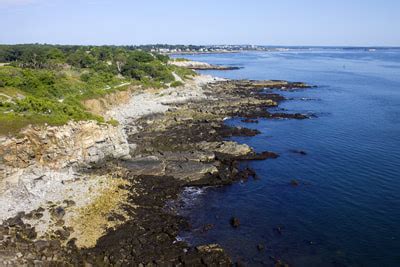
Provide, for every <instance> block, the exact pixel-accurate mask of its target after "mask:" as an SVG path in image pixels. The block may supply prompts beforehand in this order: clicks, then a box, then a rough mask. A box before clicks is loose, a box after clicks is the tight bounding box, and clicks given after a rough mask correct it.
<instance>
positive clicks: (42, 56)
mask: <svg viewBox="0 0 400 267" xmlns="http://www.w3.org/2000/svg"><path fill="white" fill-rule="evenodd" d="M168 61H169V57H168V56H165V55H160V54H155V53H150V52H145V51H142V50H138V49H135V48H133V47H118V46H60V45H39V44H32V45H0V125H1V128H0V134H7V133H10V132H15V131H18V130H19V129H21V128H22V127H24V126H25V125H27V124H29V123H33V124H38V123H39V124H40V123H48V124H52V125H59V124H64V123H66V122H68V121H69V120H97V121H99V122H104V119H103V118H102V117H100V116H98V115H94V114H92V113H90V112H89V111H88V110H87V109H86V108H85V106H84V105H83V104H82V102H83V100H86V99H91V98H98V97H101V96H103V95H105V94H109V93H112V92H115V91H119V90H126V89H128V88H129V86H130V85H141V86H142V87H154V88H166V87H168V86H174V87H177V86H180V85H182V82H181V81H178V80H175V75H177V76H179V77H180V78H182V79H183V80H185V79H190V78H191V77H192V76H194V75H195V72H193V71H191V70H188V69H185V68H181V67H178V66H173V65H168V64H167V63H168Z"/></svg>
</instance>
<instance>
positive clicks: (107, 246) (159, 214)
mask: <svg viewBox="0 0 400 267" xmlns="http://www.w3.org/2000/svg"><path fill="white" fill-rule="evenodd" d="M265 88H269V89H279V90H294V89H296V88H308V86H307V85H305V84H302V83H288V82H284V81H247V80H246V81H222V82H217V83H213V84H208V85H206V86H205V88H204V91H205V94H207V96H208V98H207V100H204V99H203V100H201V101H191V102H187V103H180V104H175V105H174V106H173V107H171V108H170V109H169V110H168V111H167V112H166V113H165V114H153V115H150V116H146V117H142V118H140V119H138V120H135V121H133V122H132V125H126V127H127V128H129V127H133V126H134V127H135V128H137V129H138V130H137V131H132V132H131V133H130V132H129V131H128V130H127V133H128V141H129V144H131V145H132V144H134V149H131V152H130V159H128V157H125V159H116V160H113V161H107V162H103V163H98V164H97V165H93V166H92V167H91V168H89V169H85V170H84V172H85V173H90V174H92V175H104V174H112V177H117V178H119V179H124V180H125V181H126V183H124V184H123V185H121V187H123V189H124V190H126V191H127V192H129V193H128V196H127V200H126V201H125V202H123V203H120V206H121V209H122V210H123V213H113V212H110V213H108V214H105V216H107V218H108V220H109V221H120V222H121V223H120V224H118V225H116V226H115V227H109V228H108V229H107V231H106V233H105V234H104V235H103V236H102V237H100V238H99V239H98V240H97V243H96V245H95V246H94V247H89V248H86V247H78V246H77V245H76V239H75V238H71V236H72V235H71V234H72V233H74V229H73V228H70V227H66V226H65V225H64V219H65V216H66V212H67V211H68V209H69V208H72V207H74V205H75V203H74V201H73V200H66V201H65V202H64V203H62V205H52V206H49V207H46V208H40V209H37V210H35V211H32V212H30V213H29V214H25V213H20V214H18V215H17V216H15V217H13V218H11V219H8V220H7V221H5V222H4V223H3V224H2V225H1V226H0V265H11V266H13V265H21V264H27V265H32V266H33V265H35V266H48V265H62V266H63V265H76V266H85V265H86V266H90V265H92V266H130V265H134V266H154V265H156V266H158V265H161V266H181V265H186V266H201V265H204V266H232V264H233V263H232V262H231V260H230V258H229V256H228V255H227V254H226V253H225V252H224V250H223V248H221V247H220V246H219V245H217V244H205V245H202V246H197V247H195V248H193V247H190V246H189V245H188V244H187V243H185V242H183V241H180V240H178V239H177V235H178V233H179V231H180V230H183V229H186V230H188V229H190V226H189V224H188V222H187V220H186V219H185V218H182V217H180V216H178V215H177V213H176V212H174V209H166V203H167V202H170V201H174V200H176V199H177V198H178V196H179V194H180V193H181V192H182V190H183V189H184V188H185V187H187V186H213V185H227V184H231V183H233V182H235V181H237V180H246V179H248V178H249V177H256V173H255V172H254V170H251V169H249V168H244V169H243V168H240V162H241V161H248V160H265V159H269V158H276V157H278V155H277V154H275V153H273V152H268V151H265V152H262V153H256V152H255V151H254V150H253V149H252V148H251V147H249V146H247V145H243V144H238V143H236V142H232V141H226V139H227V138H229V137H231V136H254V135H256V134H258V133H259V132H258V131H257V130H252V129H247V128H240V127H230V126H227V125H225V124H224V119H225V118H227V117H243V118H245V119H249V121H248V122H253V121H255V120H257V119H259V118H291V119H304V118H307V117H308V116H307V115H303V114H285V113H271V112H270V111H269V110H268V109H269V108H271V107H276V106H277V105H278V102H279V101H282V100H284V98H283V97H281V96H280V95H278V94H272V93H265V90H264V89H265ZM110 179H112V178H110ZM178 208H179V207H178ZM47 209H48V210H47ZM46 212H48V213H49V214H50V216H51V218H52V219H53V221H54V223H55V224H57V225H58V226H59V227H58V228H57V229H58V230H57V231H55V232H54V233H51V234H50V235H48V236H47V238H46V239H42V237H40V236H38V234H37V231H36V229H35V227H33V226H32V225H31V224H29V221H30V220H35V219H40V218H41V217H42V216H43V214H45V213H46ZM205 223H206V222H205ZM230 223H231V224H232V226H233V227H238V226H239V225H240V221H239V220H238V219H237V218H232V220H231V222H230ZM212 227H213V226H212V225H205V227H204V231H208V230H209V229H212ZM277 231H278V230H277ZM278 232H279V233H280V234H281V232H282V231H281V229H280V228H279V231H278ZM260 248H261V247H260ZM260 248H259V249H260ZM262 249H263V248H261V249H260V250H262ZM277 264H281V263H279V262H277Z"/></svg>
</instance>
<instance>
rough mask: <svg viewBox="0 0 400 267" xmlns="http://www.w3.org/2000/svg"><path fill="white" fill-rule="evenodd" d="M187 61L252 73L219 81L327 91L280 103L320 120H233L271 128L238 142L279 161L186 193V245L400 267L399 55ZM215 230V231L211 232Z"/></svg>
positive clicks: (245, 254)
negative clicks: (243, 177) (253, 176)
mask: <svg viewBox="0 0 400 267" xmlns="http://www.w3.org/2000/svg"><path fill="white" fill-rule="evenodd" d="M185 57H186V58H190V59H193V60H199V61H205V62H209V63H213V64H222V65H233V66H240V67H242V68H241V69H240V70H233V71H203V72H202V73H206V74H212V75H215V76H219V77H226V78H232V79H242V78H246V79H283V80H289V81H301V82H306V83H309V84H312V85H316V86H318V87H317V88H312V89H307V90H299V91H295V92H284V93H283V94H284V95H285V96H286V97H287V98H289V100H287V101H284V102H282V103H281V105H280V107H279V108H283V109H285V110H286V112H300V113H307V114H315V115H316V117H315V118H311V119H308V120H264V119H262V120H260V122H259V123H258V124H246V123H242V122H241V120H240V119H231V120H228V121H227V123H228V124H230V125H240V126H246V127H249V128H256V129H258V130H260V131H261V132H262V133H261V134H260V135H258V136H255V137H240V138H234V139H233V140H236V141H238V142H240V143H246V144H248V145H250V146H252V147H254V148H255V149H256V150H257V151H260V152H261V151H265V150H268V151H274V152H277V153H279V154H280V157H279V158H278V159H274V160H272V159H271V160H266V161H257V162H246V163H243V164H244V165H249V166H251V167H252V168H254V169H255V170H256V171H257V174H258V176H259V179H257V180H249V181H248V182H240V183H236V184H234V185H231V186H225V187H217V188H207V189H204V190H196V189H193V188H189V189H187V190H186V192H185V194H184V199H185V203H186V204H185V207H184V208H183V210H182V214H184V215H186V216H188V218H189V219H190V222H191V224H192V226H193V230H192V231H191V232H183V233H182V238H184V239H185V240H187V241H188V242H190V243H191V244H193V245H198V244H205V243H219V244H221V245H222V246H223V247H224V248H225V249H226V251H227V252H228V253H229V254H230V255H231V256H232V257H233V259H234V260H240V261H241V262H244V263H247V264H248V265H249V266H265V265H267V266H268V265H273V259H281V260H283V261H284V262H286V263H289V264H290V266H400V50H396V49H384V50H380V49H378V50H377V51H365V50H343V49H316V50H299V51H288V52H243V53H237V54H207V55H192V56H186V55H185ZM281 93H282V92H281ZM292 150H303V151H305V152H306V153H307V155H301V154H298V153H294V152H293V151H292ZM293 179H296V180H297V181H298V182H299V186H292V185H291V184H290V182H291V180H293ZM232 216H235V217H237V218H239V220H240V222H241V225H240V227H239V228H237V229H234V228H232V227H231V226H230V224H229V221H230V218H231V217H232ZM204 224H213V225H214V228H213V229H211V230H209V231H206V232H204V231H202V228H203V226H204ZM278 228H279V229H280V232H281V233H279V231H278V230H277V229H278ZM258 244H262V245H263V246H265V249H263V250H261V251H259V250H258V249H257V245H258Z"/></svg>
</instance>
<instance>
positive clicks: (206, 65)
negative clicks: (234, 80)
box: [169, 60, 240, 70]
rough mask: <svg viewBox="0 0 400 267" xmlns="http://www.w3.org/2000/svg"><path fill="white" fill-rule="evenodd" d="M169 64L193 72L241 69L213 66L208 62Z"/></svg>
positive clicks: (175, 62) (189, 61)
mask: <svg viewBox="0 0 400 267" xmlns="http://www.w3.org/2000/svg"><path fill="white" fill-rule="evenodd" d="M169 64H171V65H175V66H178V67H183V68H188V69H192V70H238V69H240V67H237V66H221V65H213V64H209V63H206V62H199V61H192V60H185V61H176V60H175V61H170V62H169Z"/></svg>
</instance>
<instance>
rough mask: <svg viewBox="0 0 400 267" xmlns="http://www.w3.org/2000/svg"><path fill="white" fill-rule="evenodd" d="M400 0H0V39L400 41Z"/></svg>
mask: <svg viewBox="0 0 400 267" xmlns="http://www.w3.org/2000/svg"><path fill="white" fill-rule="evenodd" d="M399 12H400V0H196V1H193V0H147V1H139V0H112V1H111V0H109V1H107V0H87V1H78V0H0V43H2V44H14V43H51V44H93V45H102V44H115V45H132V44H133V45H134V44H155V43H168V44H197V45H201V44H204V45H205V44H255V45H278V46H279V45H282V46H284V45H289V46H290V45H293V46H296V45H315V46H400V15H399Z"/></svg>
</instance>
